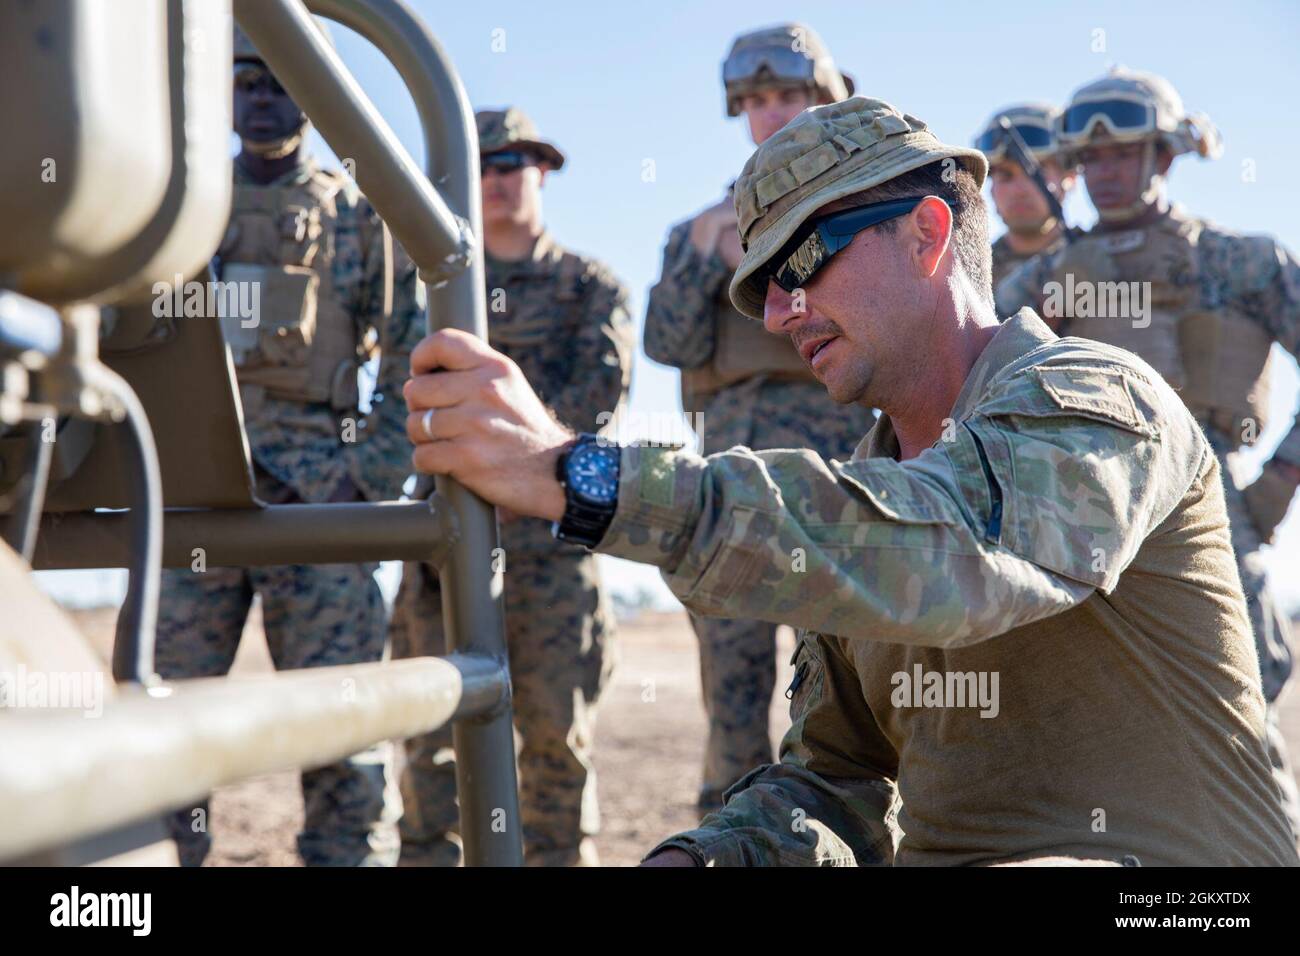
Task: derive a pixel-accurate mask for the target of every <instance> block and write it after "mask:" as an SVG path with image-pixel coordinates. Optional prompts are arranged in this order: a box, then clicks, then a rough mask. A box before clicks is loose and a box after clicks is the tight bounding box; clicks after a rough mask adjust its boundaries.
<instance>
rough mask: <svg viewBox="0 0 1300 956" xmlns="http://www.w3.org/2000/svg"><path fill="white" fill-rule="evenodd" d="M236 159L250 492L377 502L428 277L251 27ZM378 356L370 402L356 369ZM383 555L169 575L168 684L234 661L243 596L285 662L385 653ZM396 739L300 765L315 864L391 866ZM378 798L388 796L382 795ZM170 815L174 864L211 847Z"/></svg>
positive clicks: (219, 263) (232, 262)
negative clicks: (280, 78) (312, 140)
mask: <svg viewBox="0 0 1300 956" xmlns="http://www.w3.org/2000/svg"><path fill="white" fill-rule="evenodd" d="M235 87H236V93H235V97H236V99H235V127H236V131H237V132H238V133H239V134H240V135H241V139H242V144H243V146H242V150H241V152H240V155H239V157H238V158H237V159H236V162H235V167H234V169H235V173H234V176H235V189H234V198H233V208H232V211H231V219H230V225H229V228H228V229H227V232H226V236H225V238H224V240H223V241H222V244H221V246H220V248H219V250H218V253H217V259H216V260H215V261H214V268H215V270H216V272H217V276H218V278H219V279H222V280H224V281H243V282H257V283H259V284H260V296H261V298H260V313H259V315H258V316H257V318H258V322H257V324H256V325H254V326H253V327H251V328H243V326H242V320H241V319H240V318H238V317H234V318H233V320H231V321H227V320H225V319H223V331H224V332H225V334H226V338H227V342H228V344H230V346H231V350H232V354H233V356H234V359H235V365H236V372H237V376H238V380H239V386H240V396H241V400H242V404H243V410H244V424H245V428H246V430H247V434H248V442H249V446H250V449H251V451H252V457H253V465H254V472H255V477H256V489H257V494H258V496H259V497H260V498H261V499H262V500H263V501H266V502H268V503H277V504H279V503H288V502H326V501H382V500H391V499H395V498H398V497H400V495H401V493H402V485H403V482H404V481H405V479H406V477H407V476H408V475H409V473H410V470H411V468H410V444H409V441H408V440H407V438H406V435H405V430H404V424H403V423H404V420H405V416H406V406H405V403H404V401H403V399H402V394H401V386H402V382H403V381H404V380H405V378H406V375H407V371H408V364H409V360H410V359H409V356H410V350H411V346H412V345H413V344H414V343H415V342H417V341H419V338H420V336H421V335H422V334H423V333H424V317H423V295H424V293H423V287H422V286H420V285H419V283H418V280H417V277H416V274H415V268H414V265H413V263H412V262H411V261H410V259H409V258H407V257H406V256H405V254H404V253H402V251H401V250H400V248H397V247H395V246H393V245H392V241H391V239H390V238H388V237H387V236H386V234H385V229H384V227H383V225H382V223H381V222H380V220H379V218H378V216H377V215H376V214H375V211H374V209H372V208H371V206H370V205H369V203H367V202H366V201H365V199H363V198H362V197H361V196H360V195H359V194H358V192H357V190H356V187H355V186H354V185H353V184H352V183H351V182H350V181H348V180H347V179H345V178H344V177H343V176H342V175H340V174H338V173H333V172H327V171H325V170H322V169H321V168H320V167H319V166H317V164H316V163H315V162H314V161H313V160H312V159H311V158H310V157H309V156H308V155H306V153H305V152H304V149H303V146H302V140H303V135H304V133H305V130H306V125H307V124H306V118H305V117H304V116H303V115H302V113H301V112H300V111H299V110H298V107H297V106H296V105H295V104H294V103H293V102H292V100H290V98H289V97H288V96H287V95H286V94H285V93H284V91H283V89H281V88H280V87H279V86H278V84H277V83H276V82H275V80H274V78H273V77H271V75H270V73H269V72H268V71H267V69H266V67H265V64H263V63H262V61H261V59H260V58H259V57H258V55H257V52H256V50H254V49H253V47H252V46H251V44H250V43H249V41H248V39H247V37H245V36H244V35H243V33H242V32H240V31H237V32H236V37H235ZM376 346H377V347H378V350H379V366H378V372H377V379H376V382H375V387H374V392H373V395H372V397H371V410H370V412H369V414H368V415H364V416H363V415H362V414H361V412H360V411H359V410H358V402H359V396H358V384H357V372H358V369H359V368H360V367H361V365H362V363H364V362H365V361H366V360H367V359H368V358H369V357H370V356H371V355H372V354H373V352H374V350H375V348H376ZM377 568H378V565H377V564H374V563H368V564H331V565H290V566H283V567H265V568H249V569H239V568H207V569H206V570H202V571H197V570H184V569H182V570H176V569H171V570H164V571H163V590H162V598H161V601H160V606H159V621H158V637H157V648H156V655H155V656H156V663H157V668H158V672H159V674H160V675H161V676H163V677H164V678H168V679H172V678H183V677H213V676H218V675H223V674H225V673H227V672H228V671H229V670H230V666H231V663H232V662H233V661H234V658H235V652H236V650H237V649H238V646H239V640H240V635H241V633H242V632H243V629H244V625H245V622H246V620H247V617H248V612H249V608H250V606H251V604H252V601H253V597H254V595H258V596H260V597H261V600H262V619H263V625H264V628H265V632H266V639H267V644H268V645H269V647H270V652H271V658H272V660H273V662H274V664H275V667H276V668H277V669H278V670H286V669H297V668H303V667H321V666H327V665H334V664H357V663H363V662H367V661H377V660H379V659H380V658H381V657H382V655H383V650H384V638H385V633H386V626H387V621H386V615H385V609H384V602H383V598H382V595H381V594H380V591H379V587H378V585H377V583H376V581H375V577H374V575H375V571H376V570H377ZM390 756H391V748H388V747H386V746H378V747H374V748H371V749H369V750H366V751H364V752H362V753H360V754H357V755H355V756H353V757H350V758H348V759H347V760H343V761H340V762H338V763H335V764H331V765H329V766H326V767H321V768H319V769H315V770H309V771H305V772H303V774H302V792H303V802H304V816H305V819H304V824H303V831H302V833H301V834H299V836H298V850H299V853H300V854H301V856H302V859H303V862H304V863H306V864H308V865H376V866H391V865H394V864H395V863H396V861H397V853H398V841H397V832H396V826H395V823H396V818H397V816H398V814H399V813H400V806H399V805H398V804H397V800H398V799H399V797H398V795H397V792H396V788H395V786H392V785H391V784H390V783H389V781H388V776H389V769H390V768H389V767H388V763H389V759H390ZM386 790H387V794H386ZM199 806H200V807H201V808H202V811H203V812H202V814H196V812H195V810H196V809H197V808H188V809H185V810H182V811H178V812H177V813H176V814H174V815H173V817H172V818H171V821H170V822H171V829H172V833H173V836H174V837H175V839H176V841H177V844H178V848H179V851H180V856H181V860H182V863H184V864H186V865H198V864H200V863H201V862H202V860H203V859H204V857H205V856H206V855H207V853H208V850H209V849H210V847H211V837H210V835H209V833H208V832H207V826H206V824H207V804H206V802H205V803H203V804H201V805H199Z"/></svg>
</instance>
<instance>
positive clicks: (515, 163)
mask: <svg viewBox="0 0 1300 956" xmlns="http://www.w3.org/2000/svg"><path fill="white" fill-rule="evenodd" d="M535 165H537V160H536V159H534V158H533V157H532V156H530V155H529V154H528V153H525V152H521V151H519V150H513V149H508V150H503V151H501V152H499V153H488V154H487V155H486V156H483V157H480V158H479V168H480V170H481V171H482V172H484V173H486V172H487V171H488V170H489V169H490V170H492V171H493V172H497V173H501V174H503V175H504V174H505V173H513V172H515V171H516V170H519V169H523V168H524V167H525V166H535Z"/></svg>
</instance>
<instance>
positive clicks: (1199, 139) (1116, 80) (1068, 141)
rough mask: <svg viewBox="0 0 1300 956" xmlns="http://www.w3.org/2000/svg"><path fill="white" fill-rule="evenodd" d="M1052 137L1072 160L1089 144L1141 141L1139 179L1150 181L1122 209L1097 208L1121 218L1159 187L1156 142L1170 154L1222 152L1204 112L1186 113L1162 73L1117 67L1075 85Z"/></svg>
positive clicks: (1144, 202)
mask: <svg viewBox="0 0 1300 956" xmlns="http://www.w3.org/2000/svg"><path fill="white" fill-rule="evenodd" d="M1057 136H1058V138H1059V140H1060V143H1061V150H1062V154H1063V156H1064V157H1065V158H1066V160H1067V161H1069V162H1071V163H1074V162H1076V161H1077V156H1078V154H1079V151H1081V150H1082V149H1083V148H1084V147H1086V146H1087V145H1088V144H1089V143H1093V142H1098V141H1109V142H1117V143H1143V144H1145V146H1146V150H1145V156H1144V160H1143V162H1144V172H1143V180H1144V181H1147V182H1150V184H1151V185H1150V186H1149V187H1148V188H1147V191H1146V192H1145V193H1144V194H1143V196H1142V198H1140V199H1139V200H1137V201H1135V202H1134V203H1133V205H1132V207H1130V208H1129V209H1127V210H1106V211H1104V212H1103V211H1102V210H1098V214H1099V215H1101V216H1102V217H1103V218H1105V219H1125V218H1129V217H1130V216H1132V215H1135V214H1137V213H1138V212H1141V211H1142V209H1144V208H1145V207H1146V205H1147V204H1148V203H1149V202H1150V201H1151V199H1152V196H1153V193H1154V191H1155V190H1156V189H1158V188H1159V182H1158V180H1159V177H1157V176H1156V175H1155V169H1156V165H1155V163H1156V145H1157V144H1160V145H1163V146H1164V147H1165V148H1166V149H1167V150H1169V153H1170V155H1172V156H1181V155H1182V154H1184V153H1196V154H1197V155H1198V156H1201V157H1202V158H1204V159H1217V158H1218V157H1219V156H1220V155H1222V153H1223V141H1222V140H1221V138H1220V137H1219V131H1218V130H1217V129H1216V128H1215V126H1214V124H1213V123H1212V122H1210V119H1209V117H1207V116H1205V115H1204V114H1203V113H1188V112H1187V111H1186V110H1185V109H1184V107H1183V98H1182V97H1181V96H1179V95H1178V91H1177V90H1176V89H1174V86H1173V84H1172V83H1170V82H1169V81H1168V80H1166V79H1165V78H1164V77H1162V76H1157V75H1156V74H1154V73H1146V72H1142V71H1139V70H1130V69H1127V68H1125V67H1122V66H1116V67H1112V68H1111V70H1110V72H1109V73H1107V74H1106V75H1105V76H1103V77H1102V78H1101V79H1099V80H1094V81H1093V82H1091V83H1088V84H1085V85H1084V86H1081V87H1079V89H1077V90H1075V92H1074V95H1072V96H1071V97H1070V102H1069V103H1068V104H1067V105H1066V107H1065V110H1064V111H1063V112H1062V113H1061V118H1060V120H1059V123H1058V130H1057Z"/></svg>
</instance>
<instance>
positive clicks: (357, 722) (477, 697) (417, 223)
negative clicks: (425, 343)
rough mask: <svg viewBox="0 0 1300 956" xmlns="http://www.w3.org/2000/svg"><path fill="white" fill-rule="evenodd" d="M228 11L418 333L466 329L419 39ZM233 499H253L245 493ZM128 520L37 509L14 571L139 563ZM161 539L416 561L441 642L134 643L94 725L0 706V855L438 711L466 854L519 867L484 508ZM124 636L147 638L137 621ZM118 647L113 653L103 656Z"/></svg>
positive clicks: (468, 146) (355, 11) (256, 11)
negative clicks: (352, 50)
mask: <svg viewBox="0 0 1300 956" xmlns="http://www.w3.org/2000/svg"><path fill="white" fill-rule="evenodd" d="M232 6H233V9H234V12H235V15H236V19H237V20H238V22H239V23H240V25H241V26H242V27H243V28H244V30H245V32H246V33H247V34H248V36H249V37H250V38H251V39H252V41H253V43H254V44H255V45H256V47H257V48H258V51H259V52H260V53H261V54H262V55H263V57H264V58H265V59H266V61H267V63H268V64H269V65H270V66H271V68H272V69H273V70H274V71H275V74H276V76H277V78H278V79H279V80H280V82H281V83H282V84H283V85H284V86H285V88H286V89H287V90H288V91H289V93H290V94H291V95H292V96H293V98H294V99H295V101H297V103H298V104H299V105H300V106H301V107H302V108H303V110H304V111H305V112H306V113H307V114H308V116H310V117H311V119H312V120H313V122H314V123H315V124H316V126H317V127H318V128H319V129H320V131H321V133H322V135H323V136H324V137H325V139H326V140H327V142H329V144H330V146H331V147H332V148H333V149H334V151H335V152H336V153H337V154H338V155H339V156H341V157H346V158H349V159H351V160H352V161H353V164H354V166H355V175H356V178H357V181H358V184H359V186H360V187H361V189H362V191H363V192H364V193H365V194H366V196H367V198H368V199H369V200H370V202H371V203H372V204H373V205H374V207H375V209H376V210H377V211H378V212H379V214H380V216H381V217H383V219H384V220H385V222H386V223H387V224H388V226H389V228H390V229H391V231H392V233H393V235H394V236H395V237H396V239H397V240H398V241H399V242H400V243H401V244H402V246H403V247H404V249H405V250H406V252H407V253H408V254H409V255H410V256H411V258H412V259H413V260H414V261H415V263H416V265H417V266H418V267H419V270H420V274H421V275H422V276H423V278H424V279H425V281H426V283H427V284H428V292H429V306H428V315H427V317H426V321H427V326H428V328H429V329H430V330H433V329H434V328H438V327H442V328H458V329H462V330H464V331H468V332H470V333H472V334H475V335H478V336H480V337H484V338H485V337H486V334H487V323H486V301H485V299H486V294H485V289H484V276H483V251H482V243H481V239H480V238H479V237H480V235H481V221H480V220H481V213H480V197H479V170H478V151H477V136H476V133H475V131H474V128H473V126H472V122H473V116H472V114H471V111H470V107H469V103H468V100H467V98H466V96H465V91H464V88H463V87H462V86H461V84H460V81H459V79H458V78H457V76H456V73H455V71H454V69H453V68H452V65H451V63H450V60H449V59H448V57H447V56H446V54H445V53H444V52H443V50H442V48H441V47H440V46H439V45H438V43H437V41H436V40H435V39H434V38H433V37H432V36H431V35H430V34H429V32H428V30H427V29H426V27H425V26H424V25H423V24H422V23H421V22H420V21H419V19H418V18H417V17H415V16H414V15H413V14H412V12H411V11H410V10H409V9H408V8H407V7H406V5H405V4H404V3H402V2H401V0H307V3H306V5H304V3H303V2H302V0H233V3H232ZM309 10H310V11H311V12H314V13H317V14H319V15H322V16H325V17H328V18H330V19H333V20H336V21H338V22H339V23H341V24H343V25H344V26H346V27H349V28H351V29H353V30H355V31H356V32H357V33H359V34H361V35H362V36H363V37H365V38H366V39H368V40H369V41H370V42H372V43H373V44H374V45H375V46H376V47H378V48H379V50H380V51H381V52H382V53H384V54H385V55H386V56H387V57H388V59H389V60H390V61H391V62H392V64H393V65H394V66H395V67H396V69H397V71H398V73H399V74H400V76H401V77H402V79H403V81H404V82H405V83H406V85H407V87H408V89H409V90H410V92H411V94H412V97H413V99H414V101H415V105H416V108H417V111H418V113H419V115H420V119H421V122H422V125H423V130H424V139H425V145H426V156H427V161H426V164H427V170H426V172H421V171H420V170H419V169H418V168H417V167H416V165H415V163H414V162H413V161H412V159H411V158H410V156H409V155H408V154H407V152H406V151H405V150H404V149H403V147H402V146H401V144H400V143H399V142H398V141H397V139H396V137H395V136H394V135H393V133H392V131H391V130H390V129H389V127H388V126H387V124H386V123H385V122H384V120H383V119H382V118H381V117H380V115H379V113H378V112H377V111H376V109H375V107H374V106H373V105H372V104H371V103H370V101H369V100H368V99H367V97H366V96H365V94H364V93H363V92H362V91H361V89H360V87H359V86H358V85H357V83H356V81H355V80H354V79H353V77H352V76H351V74H350V73H349V72H348V70H347V69H346V68H345V67H344V66H343V64H342V62H341V61H340V60H339V58H338V56H337V54H336V53H335V52H334V50H333V48H332V47H331V46H330V45H329V43H328V42H326V40H325V39H324V37H323V35H322V34H321V32H320V31H319V30H317V29H316V27H315V24H314V22H313V21H312V19H311V15H310V13H309ZM433 183H437V184H438V189H437V190H435V189H434V187H433V185H432V184H433ZM109 457H110V459H111V458H112V456H109ZM110 465H111V461H110ZM249 504H250V505H255V504H256V503H255V502H254V501H253V500H252V499H251V497H250V498H249ZM146 510H149V511H150V512H151V513H152V511H154V510H161V509H146ZM151 520H156V518H155V519H151ZM130 526H131V514H130V513H129V512H128V513H122V512H105V511H85V510H81V511H59V510H58V509H55V510H54V511H47V512H46V514H45V515H44V516H43V518H42V521H41V530H40V533H39V535H38V537H37V540H36V543H35V550H34V554H33V559H32V563H33V566H34V567H36V568H75V567H122V566H130V565H131V564H132V563H133V561H136V563H138V561H137V559H138V555H136V554H134V553H133V551H132V548H133V547H135V545H134V544H132V543H131V541H130V540H129V535H128V534H127V532H128V530H129V528H130ZM161 538H162V542H161V552H162V553H161V564H163V565H164V566H168V567H188V566H190V563H191V560H192V555H193V553H194V549H195V548H202V550H203V553H204V560H205V562H206V564H207V565H210V566H214V567H220V566H236V567H241V566H242V567H248V566H255V565H270V564H288V563H303V562H304V561H311V562H312V563H335V562H359V561H372V560H388V559H402V560H425V561H429V562H431V563H433V564H434V565H436V566H437V567H438V569H439V574H440V576H441V583H442V593H443V607H444V611H443V614H444V624H445V629H446V633H447V635H448V654H447V656H446V657H442V658H434V657H426V658H418V659H414V660H404V661H389V662H382V663H375V664H364V665H353V666H345V667H328V668H313V669H311V670H302V671H291V672H283V673H277V674H275V675H273V676H271V677H267V678H222V679H218V680H186V681H177V682H168V683H161V682H155V681H154V680H151V679H150V678H151V666H150V665H151V655H149V654H148V653H143V654H142V656H141V655H134V654H133V655H131V656H132V657H133V658H134V657H139V661H138V662H137V663H139V664H140V667H137V668H136V669H135V670H133V671H132V673H131V675H128V676H126V678H125V679H124V680H122V682H120V683H118V684H117V685H116V686H112V685H110V687H109V689H108V691H107V692H106V694H105V697H106V699H105V700H104V701H102V704H103V709H102V713H101V714H97V715H95V717H96V719H93V720H87V719H86V715H84V714H82V713H75V712H74V713H62V714H59V713H55V714H51V713H41V714H25V713H22V712H21V711H20V712H18V713H14V714H6V715H5V716H4V725H5V726H4V729H5V740H6V743H5V747H4V753H3V759H0V860H14V859H21V858H24V857H25V858H27V859H72V858H73V857H72V856H69V855H68V852H66V851H68V850H69V848H72V849H75V848H76V847H77V846H79V845H80V846H83V847H84V846H88V845H89V842H93V841H94V840H95V839H100V840H101V842H102V838H103V836H104V835H105V834H113V833H114V832H116V833H117V834H119V835H120V834H122V833H125V832H126V831H128V830H131V828H132V827H133V826H135V827H137V829H138V826H137V824H138V822H139V821H141V820H142V819H147V818H148V817H149V816H150V815H156V814H158V813H162V812H164V811H167V810H170V809H173V808H175V807H177V806H183V805H186V804H188V803H192V802H193V801H194V800H196V799H198V798H201V797H202V796H204V795H206V794H207V793H209V792H210V791H211V790H212V789H213V788H215V787H218V786H222V785H224V784H228V783H232V782H234V781H237V780H240V779H243V778H245V777H248V776H252V775H255V774H259V773H267V772H272V771H276V770H287V769H295V768H310V767H316V766H322V765H324V764H327V763H330V762H332V761H335V760H338V759H340V758H342V757H344V756H347V755H348V754H351V753H355V752H357V751H358V750H361V749H364V748H365V747H367V746H370V745H371V744H373V743H375V742H377V741H380V740H385V739H390V738H405V737H409V736H413V735H415V734H419V733H425V732H428V731H431V730H434V729H437V728H439V727H441V726H443V725H445V724H446V723H448V722H451V723H452V736H453V742H454V745H455V748H456V757H457V761H456V775H457V789H458V796H459V803H460V815H461V826H460V834H461V838H462V841H463V844H464V852H465V862H466V863H467V864H468V865H471V866H518V865H521V864H522V862H523V852H522V839H521V836H522V830H521V824H520V819H519V807H518V791H517V786H516V779H515V760H514V735H513V726H512V719H511V707H510V672H509V663H508V659H507V655H506V644H505V622H504V609H503V606H502V599H501V594H502V578H501V572H500V571H499V570H498V568H499V562H497V561H496V560H495V557H496V553H497V552H496V549H497V547H498V532H497V524H496V516H495V512H494V511H493V509H492V508H491V507H490V506H488V505H487V504H486V503H485V502H483V501H482V500H481V499H479V498H477V497H476V496H474V495H473V494H471V493H470V492H468V491H467V490H466V489H464V488H462V487H460V486H459V485H458V484H456V483H455V482H454V481H451V480H447V479H439V480H438V481H437V483H436V493H435V494H434V495H433V497H432V498H431V499H430V500H429V501H427V502H425V501H416V502H382V503H376V504H327V505H310V504H298V505H279V506H254V507H242V506H240V507H220V508H213V507H206V508H175V507H173V508H170V509H167V510H166V511H165V512H164V513H163V520H162V534H161ZM149 563H150V564H151V565H153V566H154V567H155V568H156V567H157V564H158V563H159V562H158V560H157V558H156V557H155V558H153V559H151V560H150V562H149ZM137 630H141V629H137ZM142 630H144V631H147V632H148V633H147V634H146V637H148V636H151V634H152V627H151V626H150V627H147V628H143V629H142ZM136 639H137V640H138V639H139V638H138V636H137V638H136ZM121 641H122V638H121V637H119V643H121ZM128 643H129V642H128ZM141 646H143V645H141ZM123 649H124V648H122V647H117V648H115V659H116V658H117V656H118V652H119V651H122V650H123ZM145 650H147V648H146V649H145ZM34 660H35V659H34ZM140 668H143V670H141V669H140ZM117 670H118V669H117V668H116V667H115V673H116V672H117ZM137 671H139V673H137ZM119 676H122V675H119ZM133 832H134V831H133ZM142 832H143V831H142ZM150 832H156V829H155V830H154V831H150ZM128 839H136V840H138V839H140V837H139V836H138V835H136V836H134V837H130V838H128Z"/></svg>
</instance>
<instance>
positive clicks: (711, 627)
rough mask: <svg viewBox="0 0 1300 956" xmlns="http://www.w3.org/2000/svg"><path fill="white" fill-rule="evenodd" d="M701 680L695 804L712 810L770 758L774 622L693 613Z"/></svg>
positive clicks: (774, 660) (774, 675)
mask: <svg viewBox="0 0 1300 956" xmlns="http://www.w3.org/2000/svg"><path fill="white" fill-rule="evenodd" d="M691 625H692V626H693V627H694V628H695V636H696V637H697V638H698V639H699V642H700V685H701V688H702V690H703V696H704V711H705V713H706V714H707V715H708V720H709V731H708V737H707V739H706V742H705V749H704V779H703V782H702V783H701V785H700V795H699V807H700V809H701V810H716V809H717V808H719V807H721V806H722V794H723V793H724V792H725V791H726V790H727V788H729V787H730V786H731V785H732V784H733V783H735V782H736V781H737V780H739V779H740V778H741V777H743V776H744V775H745V774H747V773H748V772H749V771H751V770H753V769H754V768H755V767H758V766H761V765H762V764H768V763H771V762H772V739H771V736H770V732H769V730H768V711H769V709H770V708H771V706H772V688H773V685H774V684H775V682H776V625H775V624H768V623H765V622H763V621H733V620H729V619H725V618H712V617H696V616H695V615H691Z"/></svg>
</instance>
